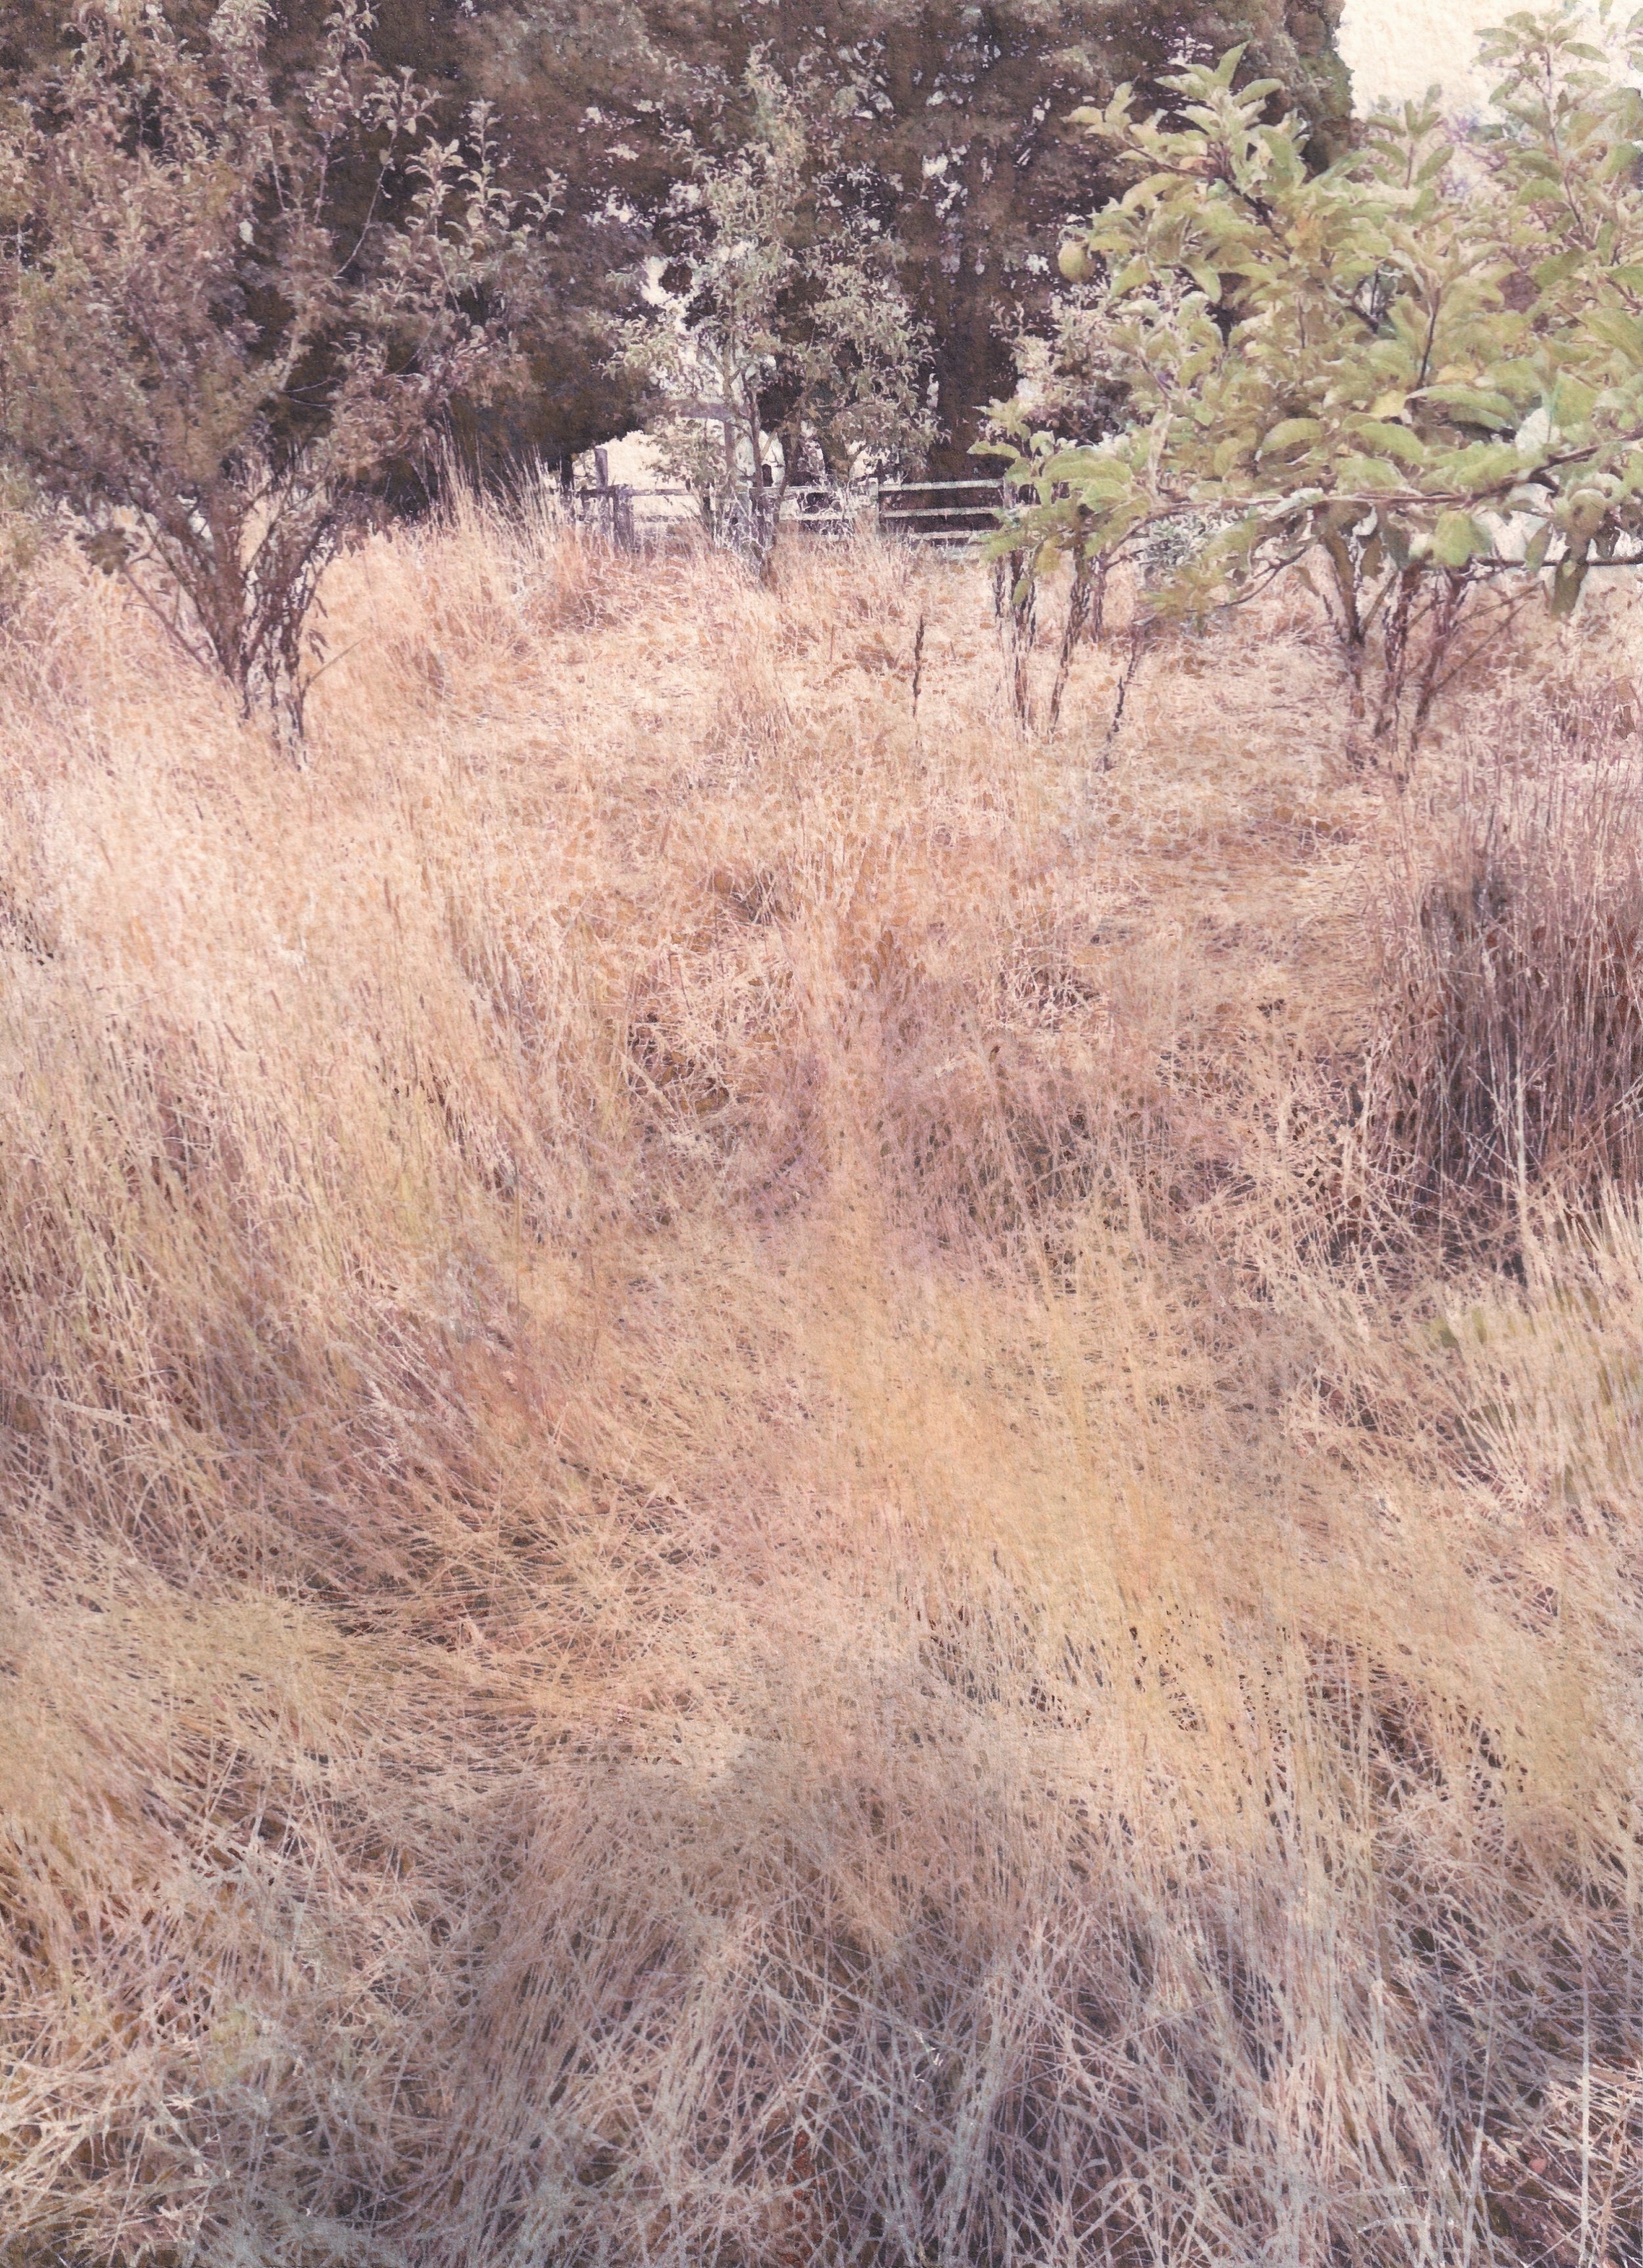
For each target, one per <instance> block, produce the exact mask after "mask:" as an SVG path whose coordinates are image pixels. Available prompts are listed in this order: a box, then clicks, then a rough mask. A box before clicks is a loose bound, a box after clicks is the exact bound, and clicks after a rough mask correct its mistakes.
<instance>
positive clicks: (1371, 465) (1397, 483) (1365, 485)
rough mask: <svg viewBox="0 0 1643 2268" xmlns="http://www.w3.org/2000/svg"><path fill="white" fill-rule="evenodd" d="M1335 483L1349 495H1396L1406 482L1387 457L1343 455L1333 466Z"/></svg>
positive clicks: (1405, 485) (1406, 484)
mask: <svg viewBox="0 0 1643 2268" xmlns="http://www.w3.org/2000/svg"><path fill="white" fill-rule="evenodd" d="M1335 485H1336V487H1337V489H1339V490H1342V491H1343V492H1344V493H1345V494H1346V495H1349V496H1396V494H1397V492H1398V490H1400V489H1403V488H1406V487H1407V486H1408V482H1407V481H1406V480H1405V479H1404V475H1403V473H1402V472H1401V471H1400V470H1399V469H1398V468H1397V466H1396V465H1395V464H1393V463H1392V462H1391V460H1389V458H1386V457H1343V458H1342V459H1341V460H1340V462H1339V464H1338V465H1337V467H1336V468H1335Z"/></svg>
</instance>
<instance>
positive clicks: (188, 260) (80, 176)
mask: <svg viewBox="0 0 1643 2268" xmlns="http://www.w3.org/2000/svg"><path fill="white" fill-rule="evenodd" d="M74 22H75V30H76V40H75V45H74V50H73V53H72V55H71V57H70V61H69V62H68V63H66V64H64V65H63V67H61V68H60V69H58V70H55V71H53V72H52V73H50V74H49V75H48V76H47V77H45V78H44V79H43V80H41V81H40V82H38V83H37V84H36V85H35V87H34V88H33V92H32V96H31V98H30V99H27V100H26V101H24V102H21V103H19V104H18V105H17V106H16V107H14V108H13V109H12V110H11V111H10V112H9V113H8V114H7V115H6V116H4V118H3V119H0V220H3V222H4V229H5V236H4V243H3V244H0V453H4V455H5V456H6V457H9V458H10V459H11V461H12V464H13V465H14V467H16V468H20V470H21V471H22V472H23V473H24V474H25V475H26V476H27V477H28V478H29V479H30V480H31V481H32V482H33V484H34V487H35V489H36V491H37V492H38V493H39V494H40V495H41V496H42V497H44V498H45V499H46V500H47V501H48V502H50V503H52V504H57V505H59V506H64V507H66V508H67V509H68V510H69V511H70V512H71V513H72V514H73V515H75V516H76V518H77V519H78V521H79V522H80V525H81V528H82V533H83V540H84V541H85V545H86V549H88V551H89V552H90V553H91V556H92V557H93V559H95V560H96V561H97V563H99V565H100V566H102V567H103V568H104V569H105V570H106V571H108V572H110V573H112V574H117V575H119V576H121V577H122V578H123V579H124V580H125V582H126V583H127V584H128V585H129V586H130V587H131V589H133V590H134V591H135V592H136V593H137V595H138V596H139V597H140V598H141V599H142V600H143V602H144V605H146V606H147V607H149V608H151V609H152V611H153V612H154V613H155V615H157V616H158V619H159V620H160V622H162V623H163V624H164V626H165V628H166V633H167V635H168V636H169V637H171V638H172V640H173V643H174V644H176V645H177V646H179V647H180V648H181V651H182V652H185V653H187V654H188V655H189V656H190V657H191V658H192V659H195V660H196V661H198V662H202V663H206V664H210V665H214V666H216V667H217V668H218V669H219V670H220V671H221V672H222V673H223V674H224V675H225V677H226V678H227V679H228V681H229V682H230V683H231V684H232V686H233V688H234V689H235V691H236V693H237V694H238V696H239V701H240V703H241V706H242V709H243V710H244V711H247V713H248V712H249V711H251V710H252V708H253V707H254V706H261V707H262V708H264V709H265V710H267V711H269V712H271V713H272V714H273V716H274V717H275V718H276V722H277V723H278V725H279V726H280V727H281V729H282V730H284V732H286V733H291V734H299V733H300V731H301V726H302V715H303V703H304V697H305V695H306V689H307V685H308V683H309V682H310V681H311V677H312V674H313V667H314V666H315V664H316V661H317V659H318V653H319V645H318V640H317V638H316V637H314V636H313V634H312V633H311V631H310V629H309V625H310V622H311V617H312V615H313V608H314V604H315V596H316V589H317V585H318V583H319V579H320V575H321V574H322V572H323V571H324V569H325V567H326V565H327V563H328V561H329V560H330V559H331V558H333V557H334V556H335V554H336V552H337V551H338V550H339V549H340V548H342V547H343V545H344V544H345V543H347V542H348V541H350V538H351V537H353V536H354V535H355V534H357V532H358V530H359V529H360V528H361V527H363V526H364V525H365V522H366V520H367V519H368V517H369V513H370V497H369V492H370V487H371V483H372V480H373V479H374V478H375V477H377V475H379V473H380V471H381V469H382V468H383V467H384V466H386V465H387V464H388V463H389V462H391V461H393V460H403V459H404V458H405V457H406V456H408V455H410V456H414V455H415V454H416V453H418V452H419V451H421V450H423V449H425V448H426V446H428V444H429V440H430V438H431V433H432V430H433V425H434V421H435V419H436V418H437V416H438V413H439V412H440V411H441V410H442V409H444V407H445V406H446V403H447V402H448V401H450V400H451V398H452V397H453V394H456V393H457V392H459V391H463V392H466V393H468V394H470V395H471V394H473V393H474V392H475V389H478V390H481V391H483V389H484V387H486V386H487V385H488V384H490V383H494V381H495V379H496V378H497V375H498V373H499V371H500V368H501V365H502V362H503V358H504V349H503V342H502V323H503V319H504V318H505V313H506V311H507V306H508V301H509V295H510V293H511V292H512V293H513V294H514V295H515V296H520V295H522V294H524V293H525V292H527V291H528V288H529V271H530V239H529V236H528V232H527V229H526V228H525V227H524V226H523V225H521V224H520V222H519V218H518V217H517V215H516V213H515V211H514V210H513V209H512V207H511V205H510V203H509V202H508V201H507V200H506V199H505V197H504V196H503V195H502V194H501V193H500V191H499V189H498V188H497V180H496V172H495V165H494V159H493V154H492V151H491V148H490V139H489V129H488V122H487V120H486V118H485V116H484V114H483V113H479V114H475V117H474V118H473V121H472V127H473V132H472V136H471V137H470V139H469V140H468V143H467V144H466V146H462V145H460V144H458V143H456V142H453V141H444V140H441V139H439V138H438V136H435V135H434V134H433V133H432V132H431V130H430V109H431V99H430V97H429V96H428V94H427V93H426V92H425V91H424V90H423V89H422V88H420V87H419V86H417V85H416V83H415V81H414V80H413V79H412V78H411V77H409V75H408V74H402V75H401V76H400V77H395V78H392V79H390V78H387V77H383V76H382V75H381V74H379V73H378V72H377V71H376V70H373V68H372V63H371V60H370V52H369V35H370V32H371V28H372V17H371V15H370V13H369V11H368V10H367V8H366V6H365V0H339V4H338V6H337V8H336V10H335V12H334V13H333V15H332V16H331V18H329V21H328V28H327V33H326V37H325V40H324V44H323V49H322V52H321V55H320V60H319V63H318V64H317V66H316V68H314V69H313V70H312V71H310V72H308V73H306V75H305V76H304V77H302V78H301V79H300V80H299V82H298V84H297V85H296V86H295V87H294V89H293V90H292V91H291V93H290V95H289V97H288V98H287V99H284V100H276V98H275V95H274V93H273V92H272V90H271V88H270V84H269V72H268V70H267V66H266V58H265V45H266V26H267V14H266V10H265V8H264V7H263V5H262V0H225V4H223V5H222V6H220V7H219V8H218V9H217V12H216V14H215V15H213V16H212V17H211V18H210V22H209V25H208V26H207V27H206V31H205V33H204V35H203V41H202V43H201V44H200V45H198V46H197V47H194V46H190V45H189V44H188V41H187V40H185V39H184V38H183V37H182V35H181V33H178V32H177V31H175V30H174V29H173V27H172V26H171V25H169V24H168V23H167V22H166V18H164V17H163V16H162V14H161V13H160V11H159V10H158V8H149V9H146V10H144V11H141V12H139V11H136V9H135V8H122V7H121V6H119V5H118V4H114V0H92V4H88V5H85V6H84V7H82V8H81V10H80V11H79V12H78V14H77V16H76V18H75V19H74ZM361 169H365V170H366V171H367V172H368V175H369V179H370V182H371V194H370V196H369V199H368V210H367V217H366V218H365V225H364V226H363V227H362V228H360V229H358V230H357V231H356V232H352V233H351V235H350V239H349V240H348V241H346V242H343V241H339V236H338V230H337V227H336V225H335V205H336V193H337V189H338V187H339V184H341V183H342V182H343V181H344V180H348V186H349V190H350V203H355V204H357V198H356V197H355V196H354V195H353V193H354V192H355V191H356V190H357V187H358V180H359V175H360V172H361ZM350 177H351V178H350Z"/></svg>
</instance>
